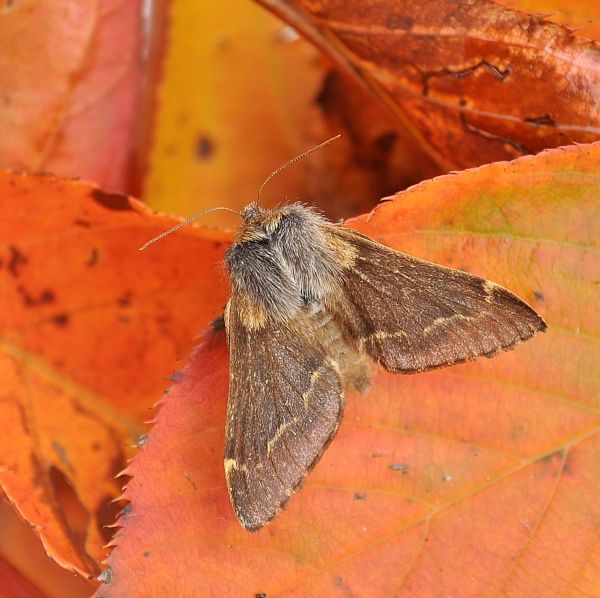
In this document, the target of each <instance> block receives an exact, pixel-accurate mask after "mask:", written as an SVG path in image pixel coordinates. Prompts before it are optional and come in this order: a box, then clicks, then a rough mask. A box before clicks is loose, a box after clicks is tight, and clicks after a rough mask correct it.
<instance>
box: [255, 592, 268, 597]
mask: <svg viewBox="0 0 600 598" xmlns="http://www.w3.org/2000/svg"><path fill="white" fill-rule="evenodd" d="M254 598H267V595H266V594H265V593H264V592H258V593H257V594H254Z"/></svg>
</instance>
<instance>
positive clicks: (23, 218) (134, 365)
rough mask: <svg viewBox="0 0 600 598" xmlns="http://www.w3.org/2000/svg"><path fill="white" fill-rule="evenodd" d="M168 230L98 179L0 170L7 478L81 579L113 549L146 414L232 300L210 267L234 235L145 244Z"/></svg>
mask: <svg viewBox="0 0 600 598" xmlns="http://www.w3.org/2000/svg"><path fill="white" fill-rule="evenodd" d="M171 224H173V220H172V219H168V218H165V217H153V216H151V215H150V214H149V213H148V212H147V211H146V210H145V209H144V208H143V207H142V206H141V204H139V203H138V202H135V201H133V200H129V199H128V198H127V197H125V196H121V195H114V194H113V195H111V194H106V193H103V192H101V191H99V190H98V189H97V188H94V187H91V186H89V185H84V184H81V183H76V182H72V181H63V180H59V179H55V178H52V177H36V176H27V175H15V174H8V173H0V239H1V240H2V243H1V245H0V378H1V379H2V381H3V389H4V392H3V394H2V395H0V421H1V422H2V428H1V429H2V434H3V442H2V443H1V445H0V486H1V487H2V488H3V489H4V491H5V492H6V494H7V496H8V497H9V498H10V499H11V501H12V502H14V503H15V506H16V508H17V509H18V511H19V512H20V513H21V515H22V516H23V517H24V519H26V520H27V521H28V522H29V523H30V524H31V525H32V526H34V527H35V529H36V531H37V532H38V533H39V535H40V536H41V538H42V541H43V543H44V545H45V547H46V550H47V551H48V553H49V554H50V555H51V556H52V557H53V558H54V559H55V560H56V561H58V562H59V563H61V564H62V565H63V566H65V567H68V568H73V569H75V570H76V571H78V572H80V573H82V574H85V573H86V572H90V571H91V572H93V571H94V569H95V567H96V563H97V561H98V560H100V559H101V558H102V557H103V556H104V555H105V552H104V551H103V550H102V545H103V544H104V543H105V542H106V539H107V538H106V536H105V535H104V534H105V530H103V528H102V526H103V525H105V524H107V523H110V522H111V521H112V519H113V518H114V509H112V512H111V510H110V509H109V503H110V501H111V500H112V499H113V498H115V496H116V495H117V494H118V493H119V484H118V483H117V482H116V481H115V480H114V479H113V478H114V476H115V474H116V473H118V471H119V470H120V469H122V468H123V467H124V465H125V459H126V456H127V455H126V453H125V451H124V445H125V444H131V442H132V438H135V437H137V436H138V435H139V434H140V433H141V427H140V426H139V423H136V422H139V421H140V420H142V419H143V418H145V417H147V414H148V406H149V405H151V404H152V403H153V402H154V401H155V398H156V396H157V395H158V393H159V392H161V390H162V388H163V387H164V384H165V382H164V380H165V377H166V376H167V374H168V373H169V372H170V371H172V369H173V367H174V362H175V359H176V358H177V357H178V356H180V355H181V354H183V353H184V352H185V351H186V347H187V345H188V343H189V339H190V338H191V337H192V336H193V335H194V333H195V331H196V330H200V329H201V328H202V327H204V326H206V324H207V323H208V322H209V321H210V319H212V318H213V317H214V315H215V314H217V313H218V311H219V310H220V309H221V308H222V307H221V306H222V305H223V302H224V298H225V289H223V288H220V287H219V286H217V285H214V282H213V277H214V276H215V274H216V271H213V270H211V269H212V268H213V266H214V264H215V263H216V262H217V261H218V260H219V259H220V257H221V256H222V252H223V247H224V243H223V241H224V240H227V239H228V238H229V236H228V235H227V234H224V233H215V234H212V235H210V236H207V235H206V234H203V233H201V232H199V231H198V230H197V229H193V228H190V229H186V231H185V232H184V233H183V235H182V236H183V237H184V238H186V239H188V242H187V243H183V242H182V239H181V236H179V237H178V236H175V237H173V239H172V240H173V241H174V242H172V243H168V244H165V245H164V247H163V249H164V251H162V252H150V251H147V252H145V253H140V252H138V251H137V248H138V247H139V246H140V245H141V244H142V243H143V242H144V241H146V240H147V239H148V238H150V237H152V236H154V235H155V234H156V233H157V232H158V231H160V230H164V228H167V227H168V226H170V225H171ZM191 258H193V259H191ZM198 272H207V273H209V274H210V276H209V279H208V280H206V281H205V283H203V282H201V280H199V278H198Z"/></svg>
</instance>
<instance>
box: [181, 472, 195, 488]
mask: <svg viewBox="0 0 600 598" xmlns="http://www.w3.org/2000/svg"><path fill="white" fill-rule="evenodd" d="M183 477H184V478H185V479H186V480H187V481H188V482H189V483H190V484H191V486H192V488H193V489H194V490H197V489H198V486H196V482H194V480H193V479H192V476H191V475H190V474H189V473H185V472H184V473H183Z"/></svg>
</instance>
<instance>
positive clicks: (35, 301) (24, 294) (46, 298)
mask: <svg viewBox="0 0 600 598" xmlns="http://www.w3.org/2000/svg"><path fill="white" fill-rule="evenodd" d="M17 291H18V292H19V294H20V295H21V298H22V299H23V304H24V305H25V307H37V306H39V305H44V304H46V303H53V302H54V301H56V297H55V296H54V293H53V292H52V291H51V290H50V289H44V290H43V291H42V292H41V293H40V294H39V296H38V297H34V296H33V295H32V294H31V293H30V292H29V291H28V290H27V289H26V288H25V287H24V286H23V285H19V286H18V287H17Z"/></svg>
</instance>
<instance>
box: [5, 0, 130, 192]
mask: <svg viewBox="0 0 600 598" xmlns="http://www.w3.org/2000/svg"><path fill="white" fill-rule="evenodd" d="M140 5H141V2H140V1H139V0H134V1H133V2H120V1H119V0H101V1H100V2H97V1H95V0H94V1H92V0H81V1H79V2H72V1H71V0H55V1H53V2H36V1H35V0H22V1H20V2H14V3H13V2H9V3H8V5H7V6H5V7H3V8H2V10H1V11H0V89H1V90H2V136H1V137H0V166H1V167H10V168H17V169H23V170H34V171H47V172H50V171H51V172H54V173H56V174H59V175H63V176H79V177H83V178H87V179H91V180H93V181H96V182H97V183H99V184H102V185H103V186H105V187H108V188H112V189H114V188H117V189H127V188H129V185H130V184H131V181H130V176H131V169H132V166H133V164H132V163H131V158H132V154H133V150H134V141H135V139H134V134H135V120H134V119H135V117H136V115H137V111H138V107H137V106H136V102H137V101H138V100H139V97H138V96H139V91H138V90H139V88H140V85H141V82H140V81H141V68H140V58H139V56H140V53H141V50H140V43H141V42H140V37H141V32H140V17H141V8H140Z"/></svg>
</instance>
